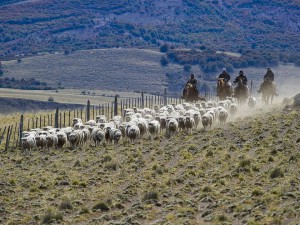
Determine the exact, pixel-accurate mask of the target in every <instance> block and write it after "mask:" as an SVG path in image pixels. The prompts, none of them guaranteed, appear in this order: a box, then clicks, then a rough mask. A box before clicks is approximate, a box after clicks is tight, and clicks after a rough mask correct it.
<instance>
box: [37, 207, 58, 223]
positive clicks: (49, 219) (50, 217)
mask: <svg viewBox="0 0 300 225" xmlns="http://www.w3.org/2000/svg"><path fill="white" fill-rule="evenodd" d="M62 220H63V216H62V214H61V213H58V212H55V211H54V210H53V209H48V210H47V211H46V213H45V215H44V216H43V218H42V223H43V224H47V223H48V224H49V223H53V222H57V221H62Z"/></svg>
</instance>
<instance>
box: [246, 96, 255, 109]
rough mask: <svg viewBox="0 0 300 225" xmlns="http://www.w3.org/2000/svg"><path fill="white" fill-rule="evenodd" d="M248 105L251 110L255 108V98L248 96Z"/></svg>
mask: <svg viewBox="0 0 300 225" xmlns="http://www.w3.org/2000/svg"><path fill="white" fill-rule="evenodd" d="M248 106H249V108H250V109H252V110H253V109H254V108H255V106H256V98H254V97H250V98H249V99H248Z"/></svg>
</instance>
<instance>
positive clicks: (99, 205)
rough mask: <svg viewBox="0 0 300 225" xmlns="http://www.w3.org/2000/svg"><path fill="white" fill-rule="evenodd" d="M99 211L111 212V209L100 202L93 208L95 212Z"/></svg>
mask: <svg viewBox="0 0 300 225" xmlns="http://www.w3.org/2000/svg"><path fill="white" fill-rule="evenodd" d="M97 210H101V211H109V207H108V205H107V204H106V203H105V202H99V203H97V204H96V205H94V207H93V211H97Z"/></svg>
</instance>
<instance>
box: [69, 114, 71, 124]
mask: <svg viewBox="0 0 300 225" xmlns="http://www.w3.org/2000/svg"><path fill="white" fill-rule="evenodd" d="M70 126H71V110H69V127H70Z"/></svg>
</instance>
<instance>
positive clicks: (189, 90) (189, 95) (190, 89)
mask: <svg viewBox="0 0 300 225" xmlns="http://www.w3.org/2000/svg"><path fill="white" fill-rule="evenodd" d="M185 88H186V93H185V96H184V99H185V101H187V102H195V101H198V100H202V101H205V98H203V97H199V96H198V93H197V90H196V88H195V87H194V86H193V85H192V84H190V83H188V84H186V86H185Z"/></svg>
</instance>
